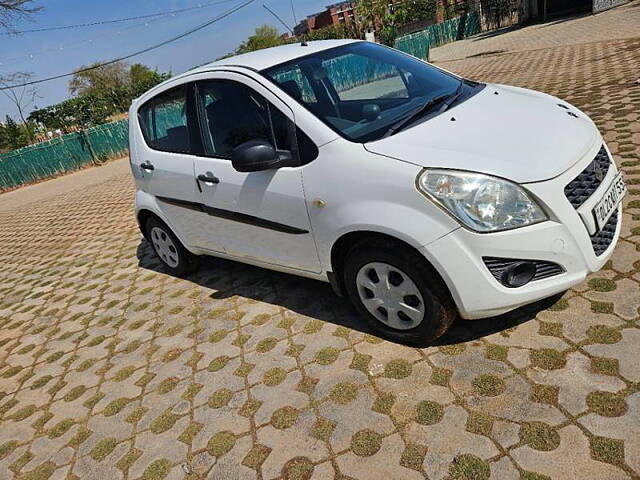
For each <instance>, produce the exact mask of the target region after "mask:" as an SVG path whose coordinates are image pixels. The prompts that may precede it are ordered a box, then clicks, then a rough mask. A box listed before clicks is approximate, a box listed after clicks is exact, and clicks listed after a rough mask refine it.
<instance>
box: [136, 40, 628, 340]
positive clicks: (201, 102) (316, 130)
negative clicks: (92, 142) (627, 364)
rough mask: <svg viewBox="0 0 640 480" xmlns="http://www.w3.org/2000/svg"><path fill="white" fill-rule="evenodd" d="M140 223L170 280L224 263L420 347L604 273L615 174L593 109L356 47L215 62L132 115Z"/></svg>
mask: <svg viewBox="0 0 640 480" xmlns="http://www.w3.org/2000/svg"><path fill="white" fill-rule="evenodd" d="M129 128H130V132H129V133H130V150H131V168H132V171H133V176H134V177H135V181H136V185H137V192H136V216H137V219H138V222H139V224H140V228H141V230H142V232H143V234H144V236H145V237H146V238H147V240H149V242H150V243H151V245H153V248H154V250H155V252H156V253H157V255H158V256H159V258H160V259H161V260H162V262H164V264H165V265H166V267H167V269H168V270H169V271H170V272H171V273H173V274H176V275H183V274H186V273H188V272H190V271H192V270H193V269H194V268H195V267H196V266H197V263H198V262H197V259H198V256H200V255H214V256H219V257H225V258H230V259H235V260H239V261H241V262H246V263H250V264H255V265H260V266H263V267H266V268H270V269H274V270H280V271H284V272H289V273H292V274H296V275H301V276H305V277H309V278H314V279H318V280H324V281H328V282H330V283H331V285H332V286H333V288H334V290H335V291H336V292H337V293H338V294H340V295H347V296H348V297H349V298H350V300H351V301H352V302H353V304H354V305H355V307H356V308H357V310H358V311H359V312H360V314H362V316H363V317H365V318H366V319H367V320H368V321H369V323H370V324H371V325H372V326H373V327H375V328H376V329H378V330H379V331H381V332H382V333H383V334H385V335H386V336H388V337H390V338H392V339H394V340H397V341H402V342H407V343H423V342H427V341H430V340H433V339H435V338H437V337H438V336H439V335H441V334H442V333H443V332H444V331H445V330H446V329H447V328H448V327H449V325H450V324H451V323H452V322H453V320H454V318H455V317H456V315H457V314H458V313H459V314H460V316H462V317H463V318H467V319H475V318H483V317H489V316H494V315H498V314H501V313H504V312H507V311H510V310H513V309H515V308H517V307H519V306H522V305H525V304H528V303H531V302H533V301H536V300H539V299H542V298H545V297H549V296H552V295H554V294H556V293H559V292H562V291H564V290H566V289H568V288H570V287H571V286H573V285H576V284H578V283H580V282H581V281H583V279H584V278H585V276H586V275H587V274H588V273H589V272H594V271H596V270H598V269H600V268H601V267H602V266H603V265H604V263H605V262H606V261H607V259H608V258H609V257H610V256H611V253H612V252H613V249H614V246H615V244H616V241H617V239H618V236H619V232H620V224H621V222H620V219H621V199H622V197H623V195H624V193H625V185H624V181H623V178H622V173H621V172H620V171H619V170H618V169H617V168H616V166H615V164H614V163H613V161H612V158H611V154H610V152H609V151H608V149H607V147H606V146H605V145H604V143H603V139H602V137H601V136H600V134H599V132H598V130H597V128H596V126H595V125H594V124H593V122H592V121H591V120H590V119H589V118H588V117H587V116H586V115H585V114H584V113H582V112H581V111H580V110H578V109H577V108H575V107H573V106H571V105H569V104H568V103H566V102H564V101H561V100H559V99H557V98H554V97H552V96H549V95H545V94H542V93H537V92H534V91H530V90H525V89H522V88H515V87H509V86H504V85H492V84H482V83H477V82H472V81H469V80H466V79H463V78H460V77H458V76H456V75H453V74H451V73H449V72H446V71H443V70H441V69H439V68H437V67H434V66H432V65H430V64H428V63H426V62H423V61H421V60H418V59H416V58H414V57H411V56H409V55H406V54H404V53H401V52H399V51H396V50H393V49H390V48H387V47H383V46H380V45H376V44H372V43H368V42H362V41H351V40H349V41H323V42H311V43H309V44H308V45H300V44H295V45H286V46H282V47H277V48H273V49H267V50H262V51H258V52H253V53H249V54H246V55H241V56H237V57H233V58H227V59H224V60H220V61H217V62H214V63H211V64H208V65H205V66H203V67H199V68H197V69H195V70H191V71H189V72H187V73H185V74H183V75H179V76H177V77H175V78H172V79H170V80H168V81H166V82H164V83H163V84H161V85H159V86H157V87H155V88H153V89H152V90H150V91H149V92H147V93H146V94H144V95H143V96H142V97H140V98H138V99H136V100H135V101H134V102H133V104H132V106H131V110H130V114H129Z"/></svg>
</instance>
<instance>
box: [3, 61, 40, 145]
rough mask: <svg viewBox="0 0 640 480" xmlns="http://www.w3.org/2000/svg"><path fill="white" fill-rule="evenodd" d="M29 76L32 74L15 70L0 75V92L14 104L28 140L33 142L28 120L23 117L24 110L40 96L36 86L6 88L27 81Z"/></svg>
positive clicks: (33, 137)
mask: <svg viewBox="0 0 640 480" xmlns="http://www.w3.org/2000/svg"><path fill="white" fill-rule="evenodd" d="M31 78H33V74H32V73H28V72H16V73H12V74H10V75H5V76H0V87H4V90H0V92H2V93H3V94H4V95H5V96H6V97H7V98H8V99H9V100H10V101H11V103H13V104H14V105H15V107H16V110H17V111H18V115H19V116H20V121H21V122H22V124H23V125H24V127H25V129H26V132H27V136H28V138H29V140H30V141H32V142H33V141H34V140H35V136H34V134H33V131H32V129H31V126H30V125H29V122H28V121H27V119H26V118H25V112H26V111H27V110H29V109H30V108H31V107H32V106H33V104H34V103H35V101H36V99H37V98H40V96H39V95H38V90H37V88H36V87H34V86H29V85H27V86H24V87H14V88H7V87H9V86H11V85H16V84H21V83H27V82H28V81H29V80H31Z"/></svg>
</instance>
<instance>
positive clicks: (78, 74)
mask: <svg viewBox="0 0 640 480" xmlns="http://www.w3.org/2000/svg"><path fill="white" fill-rule="evenodd" d="M102 63H103V62H96V63H94V64H92V65H89V66H85V65H83V66H82V67H80V68H78V69H77V70H76V71H75V73H74V74H73V76H72V77H71V80H69V93H71V95H91V94H100V93H103V92H105V91H107V90H118V89H122V88H123V87H125V86H127V84H128V82H129V79H130V77H129V71H128V70H129V69H128V64H127V62H124V61H119V62H115V63H111V64H109V65H102Z"/></svg>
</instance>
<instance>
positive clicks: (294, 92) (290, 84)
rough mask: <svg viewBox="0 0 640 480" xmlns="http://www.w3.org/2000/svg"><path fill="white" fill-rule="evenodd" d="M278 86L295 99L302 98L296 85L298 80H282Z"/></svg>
mask: <svg viewBox="0 0 640 480" xmlns="http://www.w3.org/2000/svg"><path fill="white" fill-rule="evenodd" d="M280 88H282V89H283V90H284V91H285V92H287V93H288V94H289V95H291V96H292V97H293V98H295V99H296V100H302V91H301V90H300V87H299V86H298V82H296V81H295V80H287V81H286V82H282V83H281V84H280Z"/></svg>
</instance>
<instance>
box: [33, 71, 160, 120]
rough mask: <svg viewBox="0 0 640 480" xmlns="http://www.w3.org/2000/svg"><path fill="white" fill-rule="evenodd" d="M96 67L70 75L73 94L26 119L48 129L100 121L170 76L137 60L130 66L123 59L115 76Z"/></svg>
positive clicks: (125, 107)
mask: <svg viewBox="0 0 640 480" xmlns="http://www.w3.org/2000/svg"><path fill="white" fill-rule="evenodd" d="M95 70H96V71H95V72H94V71H92V73H91V75H85V74H88V73H89V72H79V73H78V74H77V75H76V76H74V77H73V78H72V80H71V82H73V83H74V85H73V88H74V91H77V92H78V94H77V95H76V96H75V97H73V98H70V99H68V100H65V101H63V102H60V103H58V104H55V105H50V106H48V107H45V108H41V109H38V110H34V111H33V112H31V114H30V115H29V120H30V121H32V122H36V123H38V124H41V125H44V126H45V127H46V128H47V129H50V130H54V129H58V128H59V129H61V130H62V131H65V132H68V131H71V130H73V129H75V128H77V127H89V126H93V125H100V124H102V123H105V122H107V121H108V120H109V117H111V116H112V115H115V114H118V113H123V112H126V111H127V109H128V108H129V105H130V104H131V101H132V100H133V99H134V98H136V97H139V96H140V95H142V94H143V93H144V92H146V91H147V90H149V89H151V88H153V87H155V86H156V85H157V84H159V83H161V82H163V81H165V80H167V79H169V78H171V73H158V71H157V70H152V69H150V68H149V67H147V66H145V65H142V64H139V63H137V64H135V65H131V67H129V64H127V63H125V62H122V64H121V65H119V66H118V69H117V72H118V73H117V75H116V79H115V80H114V78H113V77H114V75H113V71H105V70H104V69H102V68H97V69H95ZM71 82H70V83H71ZM69 90H71V85H70V86H69Z"/></svg>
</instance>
